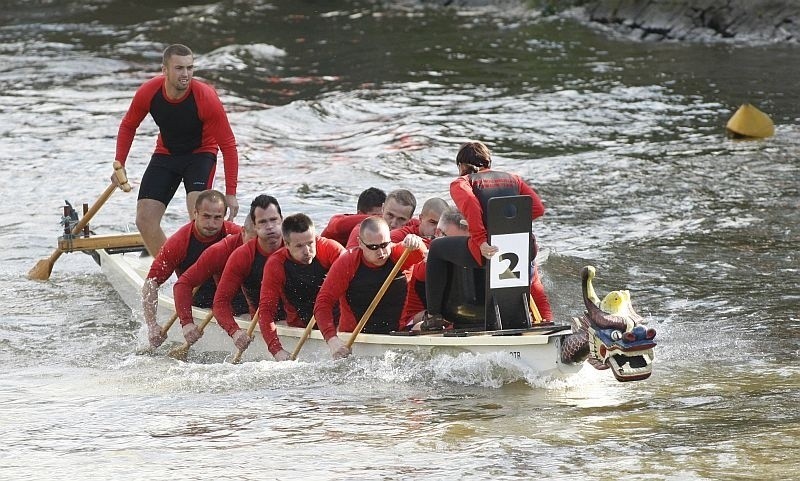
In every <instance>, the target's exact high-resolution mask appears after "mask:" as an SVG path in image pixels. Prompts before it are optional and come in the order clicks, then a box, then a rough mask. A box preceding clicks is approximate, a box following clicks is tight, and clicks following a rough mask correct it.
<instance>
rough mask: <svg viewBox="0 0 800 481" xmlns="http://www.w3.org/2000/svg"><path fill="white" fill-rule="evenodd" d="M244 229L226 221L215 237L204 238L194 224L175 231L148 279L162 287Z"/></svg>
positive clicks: (164, 246) (155, 260)
mask: <svg viewBox="0 0 800 481" xmlns="http://www.w3.org/2000/svg"><path fill="white" fill-rule="evenodd" d="M241 230H242V228H241V227H240V226H238V225H236V224H234V223H233V222H229V221H225V222H224V223H223V226H222V230H220V232H219V234H217V235H216V236H214V237H204V236H202V235H200V233H199V232H198V231H197V229H195V227H194V222H189V223H188V224H185V225H183V226H182V227H181V228H180V229H178V230H177V231H175V233H174V234H172V235H171V236H170V237H169V238H168V239H167V241H166V242H165V243H164V245H163V246H162V247H161V250H159V251H158V254H157V255H156V258H155V259H154V260H153V263H152V264H151V265H150V272H148V274H147V278H148V279H153V280H155V281H156V284H158V285H161V284H163V283H165V282H166V281H167V279H169V277H170V276H171V275H172V273H173V272H174V273H177V274H178V275H179V276H180V275H181V274H182V273H183V272H184V271H185V270H186V269H188V268H189V267H191V266H192V264H194V263H195V261H197V259H198V258H199V257H200V255H201V254H202V253H203V251H205V250H206V249H207V248H209V247H211V246H212V245H213V244H215V243H217V242H218V241H220V240H222V239H224V238H225V236H227V235H228V234H239V233H240V232H241Z"/></svg>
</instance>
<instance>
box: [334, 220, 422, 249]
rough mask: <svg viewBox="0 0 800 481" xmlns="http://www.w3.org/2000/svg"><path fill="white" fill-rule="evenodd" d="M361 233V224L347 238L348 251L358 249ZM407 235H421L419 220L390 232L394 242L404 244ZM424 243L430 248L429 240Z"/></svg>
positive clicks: (411, 221)
mask: <svg viewBox="0 0 800 481" xmlns="http://www.w3.org/2000/svg"><path fill="white" fill-rule="evenodd" d="M360 231H361V222H359V223H358V224H356V225H355V226H354V227H353V229H352V230H351V231H350V236H349V237H348V238H347V245H345V247H347V248H348V249H350V248H352V247H358V234H359V232H360ZM407 234H415V235H419V219H418V218H416V217H414V218H413V219H411V220H409V221H408V222H406V223H405V224H404V225H403V226H402V227H398V228H397V229H392V230H391V231H389V238H390V239H391V241H392V242H403V239H405V238H406V235H407ZM422 240H423V242H425V245H426V246H429V245H430V243H431V241H430V240H429V239H425V238H424V237H423V239H422Z"/></svg>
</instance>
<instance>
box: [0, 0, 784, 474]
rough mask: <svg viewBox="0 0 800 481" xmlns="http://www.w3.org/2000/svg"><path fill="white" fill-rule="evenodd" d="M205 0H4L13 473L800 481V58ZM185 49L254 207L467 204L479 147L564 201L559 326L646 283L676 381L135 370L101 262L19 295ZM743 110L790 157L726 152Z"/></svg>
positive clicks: (521, 19)
mask: <svg viewBox="0 0 800 481" xmlns="http://www.w3.org/2000/svg"><path fill="white" fill-rule="evenodd" d="M183 3H185V2H163V1H162V2H148V1H144V2H143V1H139V2H135V3H125V2H118V1H105V0H104V1H97V0H90V1H87V2H71V1H64V2H56V3H52V2H51V3H47V4H43V3H41V2H38V3H37V2H35V3H30V2H23V1H19V0H15V1H12V2H10V3H9V5H8V6H7V8H6V11H7V12H8V15H9V16H8V17H4V20H3V27H2V28H0V61H2V63H3V66H4V68H3V70H2V72H0V87H1V88H0V120H1V121H0V137H2V139H3V149H2V150H0V161H1V162H2V165H3V169H4V170H3V173H4V175H2V176H0V191H2V192H3V193H6V194H7V197H9V198H10V199H11V200H12V201H11V202H10V203H9V204H8V208H7V209H4V210H3V211H2V212H0V233H2V235H0V247H3V248H2V249H0V261H2V263H3V266H4V267H5V271H4V273H3V274H2V275H0V291H2V292H3V293H4V294H5V300H4V301H5V302H4V303H3V304H2V305H3V307H2V316H0V346H2V349H0V362H2V363H3V364H4V365H5V366H8V369H7V372H6V373H5V374H4V375H3V376H2V377H0V405H2V407H3V409H0V435H2V436H3V438H4V441H5V442H6V443H5V445H6V451H8V452H9V454H10V455H9V456H6V457H5V458H6V460H5V461H3V462H2V463H0V465H1V466H2V469H3V473H4V475H5V476H6V477H8V478H9V479H12V478H13V479H22V478H26V479H45V478H48V479H49V478H52V477H54V476H56V477H57V476H59V475H61V473H63V472H67V471H66V470H69V471H68V472H75V473H77V474H76V476H75V477H76V479H112V478H113V479H130V478H133V477H134V476H136V477H137V478H141V477H144V478H160V477H163V474H165V473H169V476H170V478H172V479H208V478H211V477H222V478H230V477H242V478H255V477H259V478H263V477H264V475H265V469H267V468H266V467H268V469H269V474H268V475H269V476H270V477H275V478H276V479H299V478H308V479H343V478H347V479H407V478H408V479H486V478H487V477H489V476H491V477H496V478H500V479H514V478H520V479H530V478H533V477H539V478H544V479H564V480H572V479H577V478H579V477H585V478H592V479H594V478H600V477H612V476H613V477H621V476H624V477H626V478H630V479H665V480H666V479H681V480H683V479H697V480H706V479H792V478H793V477H794V476H795V474H796V473H794V472H793V471H792V469H793V464H794V460H795V459H797V458H798V456H799V455H800V453H799V452H798V451H799V449H800V446H799V445H798V439H800V436H799V435H800V432H798V427H797V426H798V425H800V423H798V415H797V409H796V406H797V403H798V401H800V386H798V379H799V378H798V368H797V363H796V362H794V361H796V359H797V357H798V353H800V345H798V339H800V318H798V315H797V308H796V307H797V304H798V301H800V297H798V295H797V292H800V283H799V282H798V275H797V274H798V269H800V268H799V267H798V266H800V261H798V255H797V245H798V242H799V239H800V237H799V236H798V231H797V226H798V225H800V214H799V213H798V209H797V206H798V205H800V193H799V192H798V185H800V183H799V182H798V180H800V172H799V171H800V167H799V166H798V163H797V153H798V152H799V151H800V141H798V139H800V135H798V134H800V131H799V130H798V128H797V127H796V124H797V123H798V119H800V114H798V110H797V106H798V103H797V102H796V101H794V97H793V96H792V94H791V93H790V92H791V91H792V90H791V88H789V86H791V85H794V83H796V82H795V81H796V78H795V77H796V75H795V73H794V70H792V66H793V65H794V59H795V57H796V54H797V52H796V47H792V46H758V47H753V46H747V45H730V44H729V45H724V46H719V45H712V44H709V45H685V44H678V43H665V44H641V43H634V42H628V41H620V40H609V39H607V38H603V37H601V36H600V35H599V34H598V33H597V32H592V31H589V30H587V29H584V28H582V27H580V26H578V25H576V24H574V23H573V22H571V21H567V20H561V19H557V18H549V17H542V16H540V15H539V14H538V12H536V11H532V10H529V9H527V8H526V7H523V6H520V7H518V8H505V7H503V8H502V11H501V9H498V8H488V9H477V10H468V9H463V8H461V9H453V8H448V9H442V8H432V7H430V6H414V5H410V4H405V3H403V4H395V3H391V4H387V5H384V4H382V3H375V2H361V1H357V0H353V1H342V2H335V3H333V4H330V5H328V4H326V5H321V4H319V5H318V4H316V3H313V2H312V3H304V2H283V1H278V2H271V3H264V2H258V1H233V2H222V3H214V2H212V3H207V4H203V5H199V4H198V5H184V4H183ZM176 39H180V41H182V42H184V43H187V44H188V45H190V46H192V48H194V49H195V51H196V53H197V54H198V57H197V66H198V71H197V75H198V76H200V77H202V78H203V79H206V80H207V81H209V82H211V83H213V84H214V85H215V86H216V88H217V89H218V90H219V92H220V95H221V97H222V99H223V102H224V103H225V105H226V108H227V109H228V112H229V117H230V119H231V123H232V125H233V128H234V131H235V134H236V136H237V141H238V144H239V150H240V154H241V168H240V186H239V192H240V203H246V202H249V201H248V200H247V199H249V198H250V197H252V196H254V195H256V194H257V193H261V192H268V193H270V194H273V195H275V196H276V197H278V198H279V199H280V200H281V203H282V204H283V210H284V211H285V212H289V213H291V212H296V211H304V212H307V213H309V215H311V217H312V218H313V219H315V221H316V222H317V224H319V225H323V224H324V223H325V222H326V221H327V219H328V218H329V216H330V215H331V214H333V213H337V212H351V211H352V210H353V209H354V206H355V201H356V197H357V195H358V193H359V192H360V191H361V190H363V189H364V188H366V187H369V186H378V187H381V188H383V189H385V190H391V189H393V188H396V187H404V188H409V189H411V190H412V191H413V192H414V193H415V194H416V195H417V197H418V200H419V201H420V202H422V201H424V200H425V199H427V198H429V197H433V196H441V195H443V194H445V193H446V192H447V186H448V184H449V182H450V180H451V179H452V177H453V176H454V175H455V174H456V170H455V166H454V163H453V159H454V155H455V152H456V150H457V148H458V145H459V143H460V142H462V141H463V140H464V139H467V138H477V139H482V140H485V141H486V142H487V143H489V144H490V145H491V146H492V148H493V150H494V154H495V155H494V157H495V163H496V164H497V165H498V166H499V167H501V168H503V169H506V170H510V171H515V172H518V173H520V174H522V175H523V176H524V177H525V178H526V179H528V180H529V182H530V183H531V184H532V185H533V186H534V187H535V188H536V189H537V191H538V192H539V194H540V195H541V196H542V197H543V199H544V201H545V204H546V206H547V209H548V210H547V214H546V216H545V217H544V218H543V219H542V220H541V221H537V222H536V223H535V225H534V228H535V231H536V233H537V236H538V238H539V241H540V244H541V246H542V252H541V255H540V258H539V261H540V263H541V267H542V273H543V276H544V279H543V280H544V284H545V286H546V288H547V290H548V292H549V294H550V297H551V301H552V303H553V307H554V310H555V314H556V316H557V317H558V318H559V319H566V318H568V317H569V316H573V315H578V314H579V313H580V311H581V309H582V308H581V302H580V284H579V280H578V277H577V273H578V272H579V269H580V268H581V267H582V266H584V265H586V264H592V265H595V266H596V267H597V269H598V271H597V272H598V277H597V279H596V287H597V289H598V293H600V294H604V293H605V292H608V291H609V290H614V289H630V290H631V292H632V301H633V304H634V305H635V307H636V309H637V310H638V312H640V313H641V314H643V315H644V316H646V318H647V319H648V322H649V324H650V326H652V327H655V328H656V329H657V331H658V337H657V341H658V342H659V345H658V347H657V348H656V361H655V368H654V373H653V376H652V377H651V378H650V379H648V380H647V381H645V382H640V383H632V384H623V383H617V382H616V381H614V380H613V379H612V377H611V376H610V375H609V373H607V372H599V371H595V370H594V369H592V368H588V367H587V368H585V369H583V370H582V371H581V372H580V373H579V374H578V375H576V376H575V377H573V378H571V379H569V380H567V381H554V380H551V379H546V378H541V377H538V376H536V374H535V373H532V372H529V371H528V370H526V369H523V368H521V367H520V366H519V365H517V364H516V363H514V362H513V360H511V359H509V358H506V357H505V356H502V355H497V356H472V355H466V354H464V355H460V356H447V355H433V356H418V355H411V354H400V353H387V354H386V355H385V356H384V357H381V358H375V359H361V358H359V359H349V360H345V361H342V362H332V361H327V360H323V361H315V362H295V363H283V364H276V363H272V362H259V363H245V364H243V365H239V366H233V365H230V364H227V363H223V362H222V361H223V360H224V359H225V356H227V355H229V354H230V353H209V354H199V353H193V354H192V357H191V361H192V362H190V363H179V362H176V361H174V360H171V359H168V358H165V357H163V356H152V357H151V356H136V355H134V354H133V351H134V350H135V349H136V346H137V342H138V341H137V335H140V333H139V326H140V324H141V313H138V312H133V313H131V312H130V310H129V309H128V308H126V307H125V306H124V304H122V302H121V301H120V300H119V299H118V297H117V296H116V294H115V293H114V292H113V290H112V289H111V287H110V286H109V284H108V283H107V282H106V281H105V279H104V278H103V276H102V275H101V274H100V273H99V271H98V269H97V267H96V266H95V265H94V263H93V262H92V260H91V259H90V258H89V257H88V256H84V255H81V254H72V255H65V256H63V257H62V259H61V260H59V262H58V263H57V265H56V267H55V269H54V272H53V275H52V277H51V279H50V281H48V282H47V283H31V282H30V281H28V280H26V279H25V278H24V275H25V273H27V271H28V269H30V267H31V266H32V265H33V264H34V263H35V261H36V260H38V259H40V258H43V257H45V256H47V255H49V254H50V253H51V252H52V249H53V248H54V247H55V246H54V237H55V236H57V235H58V232H59V230H60V227H59V225H58V222H59V220H60V215H61V210H60V205H61V202H62V201H63V199H69V200H70V201H71V202H73V203H74V204H77V203H82V202H93V201H94V200H95V198H96V196H97V195H98V194H99V193H100V192H101V191H102V190H103V189H104V188H105V187H106V185H107V181H108V175H109V165H108V164H109V161H110V160H111V157H112V156H113V151H114V139H115V136H116V130H117V127H118V123H119V120H120V118H121V117H122V115H123V114H124V112H125V109H126V108H127V106H128V103H129V102H130V98H131V95H132V93H133V91H134V90H135V89H136V87H137V86H138V85H139V84H141V82H143V81H144V80H145V79H147V78H149V77H150V76H151V75H153V74H154V73H156V72H157V71H158V68H159V62H160V59H159V52H160V50H161V49H162V48H163V45H164V44H165V43H170V42H174V41H176ZM763 72H769V73H770V74H769V75H767V76H765V75H764V74H763ZM745 101H750V102H753V103H755V104H756V105H758V106H759V107H760V108H761V109H762V110H764V111H766V112H768V113H770V114H771V115H772V117H773V119H774V120H775V122H776V126H777V130H776V135H775V137H774V138H772V139H768V140H763V141H755V142H738V141H732V140H729V139H727V138H725V136H724V132H723V125H724V122H725V121H726V120H727V117H728V116H729V115H730V114H731V113H732V112H733V110H734V109H735V107H736V106H738V104H740V103H742V102H745ZM155 132H156V128H155V125H153V123H152V122H150V121H149V120H148V121H146V122H145V123H144V124H143V125H142V127H141V128H140V130H139V134H138V136H137V139H136V141H135V142H134V146H133V149H132V151H131V157H130V162H129V164H128V174H129V177H130V179H131V181H132V182H133V184H134V185H135V186H136V185H137V184H138V182H139V180H140V178H141V174H142V172H143V170H144V166H145V164H146V159H147V158H148V157H149V153H150V151H151V149H152V146H153V139H154V136H155ZM134 199H135V195H132V194H129V195H125V194H122V193H115V194H114V196H112V198H111V199H110V200H109V201H108V202H107V204H106V205H105V206H104V207H103V209H102V210H101V211H100V213H99V214H98V216H97V217H96V219H95V220H94V221H93V228H94V229H95V230H97V231H110V232H124V231H127V230H130V229H131V228H133V212H134V204H135V201H134ZM182 204H183V202H182V200H181V194H179V195H178V198H176V200H175V202H174V205H173V206H171V207H170V209H169V210H168V212H167V215H166V217H165V224H166V227H167V229H168V230H173V229H175V228H177V226H179V225H181V224H183V223H184V222H185V218H184V212H183V208H182V207H181V206H182ZM253 348H263V347H261V346H258V347H256V346H254V347H253ZM30 460H36V466H35V468H36V469H35V470H34V469H33V468H32V466H31V462H30ZM109 460H111V461H112V462H109Z"/></svg>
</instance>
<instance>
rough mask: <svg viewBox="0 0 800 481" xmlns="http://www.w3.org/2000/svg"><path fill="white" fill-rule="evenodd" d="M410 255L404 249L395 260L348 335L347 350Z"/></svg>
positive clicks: (407, 250)
mask: <svg viewBox="0 0 800 481" xmlns="http://www.w3.org/2000/svg"><path fill="white" fill-rule="evenodd" d="M410 253H411V249H409V248H408V247H406V249H405V250H404V251H403V255H401V256H400V259H398V260H397V262H396V263H395V265H394V267H393V268H392V271H391V272H390V273H389V275H388V276H387V277H386V280H385V281H383V285H382V286H381V288H380V290H379V291H378V293H377V294H375V298H374V299H372V302H371V303H370V304H369V307H367V311H366V312H364V315H363V316H361V320H359V321H358V324H357V325H356V328H355V329H353V333H352V334H350V339H348V340H347V347H348V348H351V347H353V343H354V342H356V337H358V335H359V334H360V333H361V330H362V329H364V326H365V325H366V324H367V321H369V318H370V316H371V315H372V313H373V312H374V311H375V308H376V307H378V303H380V302H381V299H383V295H384V294H386V291H387V290H389V286H390V285H391V284H392V281H394V276H396V275H397V273H398V272H399V271H400V268H401V267H403V263H404V262H405V261H406V259H407V258H408V255H409V254H410Z"/></svg>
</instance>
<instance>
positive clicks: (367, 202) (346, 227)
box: [320, 187, 386, 245]
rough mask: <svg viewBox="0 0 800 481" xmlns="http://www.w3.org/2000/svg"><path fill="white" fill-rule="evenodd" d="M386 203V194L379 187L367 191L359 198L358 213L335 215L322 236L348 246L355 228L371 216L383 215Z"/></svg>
mask: <svg viewBox="0 0 800 481" xmlns="http://www.w3.org/2000/svg"><path fill="white" fill-rule="evenodd" d="M384 202H386V192H384V191H382V190H381V189H378V188H377V187H370V188H368V189H365V190H364V191H363V192H361V195H359V196H358V203H357V204H356V213H355V214H336V215H334V216H333V217H331V220H329V221H328V225H326V226H325V229H323V231H322V234H320V235H321V236H322V237H325V238H326V239H333V240H335V241H336V242H338V243H339V244H341V245H345V244H347V238H348V237H349V236H350V233H351V232H353V228H354V227H355V226H357V225H358V224H360V223H361V221H362V220H364V219H366V218H367V217H369V216H371V215H381V214H382V213H383V203H384Z"/></svg>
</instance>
